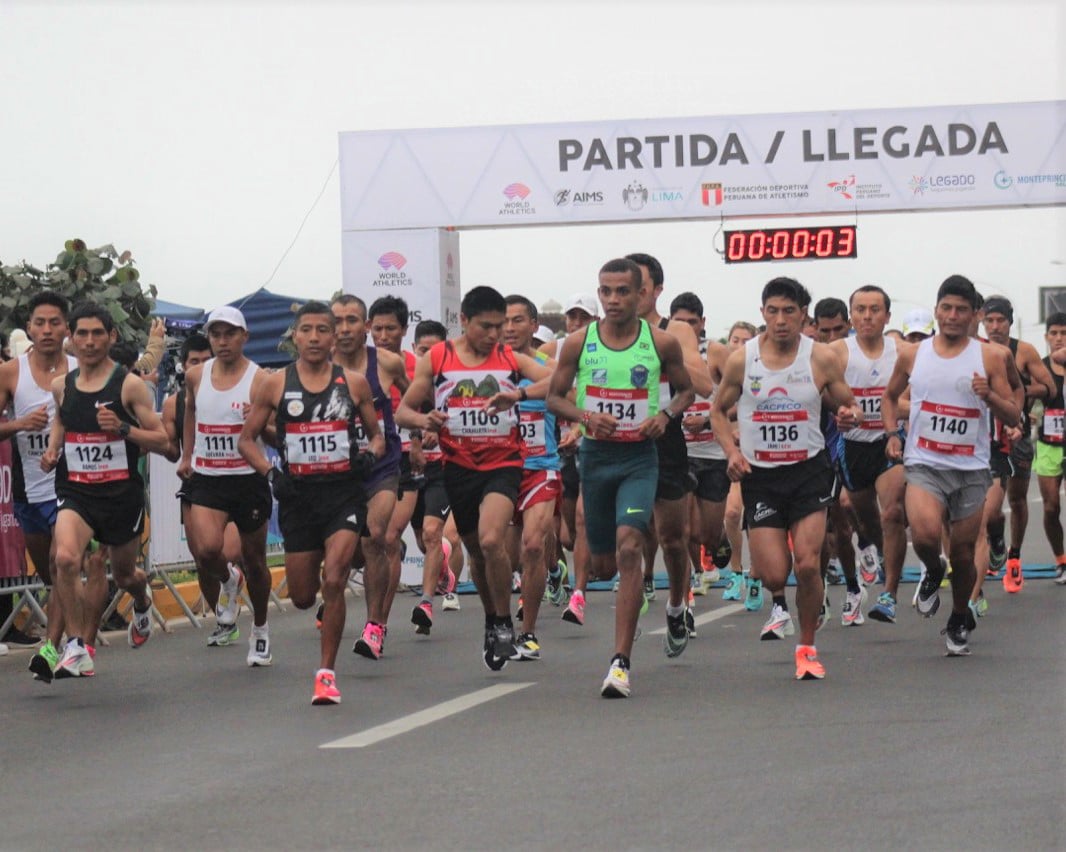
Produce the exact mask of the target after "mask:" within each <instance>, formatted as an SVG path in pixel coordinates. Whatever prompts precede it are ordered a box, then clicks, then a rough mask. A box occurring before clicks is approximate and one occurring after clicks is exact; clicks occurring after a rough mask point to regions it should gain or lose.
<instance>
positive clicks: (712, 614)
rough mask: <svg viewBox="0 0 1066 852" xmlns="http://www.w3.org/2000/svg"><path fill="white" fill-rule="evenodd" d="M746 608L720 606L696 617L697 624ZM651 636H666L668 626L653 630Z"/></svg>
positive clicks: (738, 605) (739, 605)
mask: <svg viewBox="0 0 1066 852" xmlns="http://www.w3.org/2000/svg"><path fill="white" fill-rule="evenodd" d="M743 609H744V604H729V605H728V606H723V607H719V608H718V609H712V610H710V611H709V612H704V613H701V614H700V615H697V616H696V618H695V621H696V626H697V627H699V626H700V625H701V624H707V623H708V622H711V621H717V620H718V619H719V618H725V617H726V616H727V615H733V613H736V612H740V611H741V610H743ZM648 635H649V636H665V635H666V628H665V627H660V628H659V629H658V630H652V631H650V632H649V633H648Z"/></svg>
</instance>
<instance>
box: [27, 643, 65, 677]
mask: <svg viewBox="0 0 1066 852" xmlns="http://www.w3.org/2000/svg"><path fill="white" fill-rule="evenodd" d="M58 665H59V651H57V650H56V646H55V645H53V644H52V643H51V642H50V641H48V642H45V643H44V644H43V645H42V646H41V647H40V648H39V649H38V650H37V653H36V654H34V655H33V656H32V657H30V665H29V669H30V671H31V672H33V679H34V680H39V681H43V682H44V683H51V682H52V678H53V677H54V676H55V670H56V666H58Z"/></svg>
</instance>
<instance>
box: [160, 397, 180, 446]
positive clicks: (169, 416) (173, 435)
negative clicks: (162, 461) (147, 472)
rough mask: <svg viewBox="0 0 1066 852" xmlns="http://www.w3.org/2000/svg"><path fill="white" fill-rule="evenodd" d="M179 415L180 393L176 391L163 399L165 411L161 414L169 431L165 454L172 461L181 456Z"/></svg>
mask: <svg viewBox="0 0 1066 852" xmlns="http://www.w3.org/2000/svg"><path fill="white" fill-rule="evenodd" d="M177 417H178V395H177V394H176V393H174V394H171V395H170V396H168V397H167V398H166V399H164V400H163V413H162V414H161V415H160V418H161V419H162V421H163V428H164V429H165V430H166V433H167V451H166V452H165V453H163V455H164V457H165V458H166V460H167V461H171V462H176V461H178V460H179V459H180V458H181V450H179V449H178V423H177V422H176V421H177ZM182 426H184V424H182Z"/></svg>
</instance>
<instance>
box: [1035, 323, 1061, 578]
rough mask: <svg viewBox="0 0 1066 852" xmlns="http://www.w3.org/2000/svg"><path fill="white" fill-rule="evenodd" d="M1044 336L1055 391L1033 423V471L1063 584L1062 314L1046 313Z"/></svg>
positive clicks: (1056, 564) (1058, 572) (1056, 567)
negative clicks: (1061, 514) (1038, 418)
mask: <svg viewBox="0 0 1066 852" xmlns="http://www.w3.org/2000/svg"><path fill="white" fill-rule="evenodd" d="M1045 329H1046V331H1045V333H1044V339H1045V340H1046V341H1047V346H1048V353H1049V354H1048V355H1047V357H1045V358H1044V359H1043V361H1044V365H1045V366H1046V367H1047V368H1048V369H1049V370H1050V371H1051V375H1052V377H1053V378H1054V380H1055V394H1054V396H1052V397H1051V398H1049V399H1046V400H1044V416H1043V417H1042V418H1041V419H1040V421H1039V423H1038V424H1037V430H1038V431H1037V442H1036V460H1035V461H1034V463H1033V469H1034V470H1035V471H1036V476H1037V484H1038V485H1039V486H1040V497H1041V498H1042V500H1043V502H1044V535H1046V536H1047V541H1048V544H1049V545H1050V546H1051V552H1052V553H1053V554H1054V555H1055V582H1056V583H1058V584H1059V585H1060V586H1061V585H1066V551H1064V550H1063V543H1062V520H1061V518H1060V517H1059V512H1060V509H1061V505H1062V504H1061V497H1060V495H1061V489H1062V479H1063V477H1062V473H1063V465H1062V445H1063V437H1064V435H1066V429H1064V426H1063V421H1064V420H1066V400H1064V399H1063V393H1062V388H1063V377H1064V376H1066V368H1064V367H1063V366H1062V360H1060V359H1064V356H1066V313H1062V312H1061V311H1060V312H1056V313H1053V314H1051V315H1050V316H1048V318H1047V321H1046V324H1045Z"/></svg>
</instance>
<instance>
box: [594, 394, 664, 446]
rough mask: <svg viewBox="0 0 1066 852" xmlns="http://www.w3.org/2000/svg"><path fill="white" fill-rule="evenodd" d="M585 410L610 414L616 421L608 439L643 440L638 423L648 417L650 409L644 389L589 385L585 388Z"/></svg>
mask: <svg viewBox="0 0 1066 852" xmlns="http://www.w3.org/2000/svg"><path fill="white" fill-rule="evenodd" d="M585 410H586V411H591V412H592V413H593V414H610V415H611V416H612V417H613V418H614V419H615V420H617V421H618V426H617V428H616V429H615V430H614V434H613V435H611V437H610V438H608V439H607V440H608V441H643V440H645V438H644V436H643V435H641V434H640V424H641V423H643V422H644V421H645V420H647V419H648V412H649V411H650V407H649V404H648V391H647V390H646V389H644V388H601V387H598V386H597V385H589V386H588V387H587V388H586V389H585Z"/></svg>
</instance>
